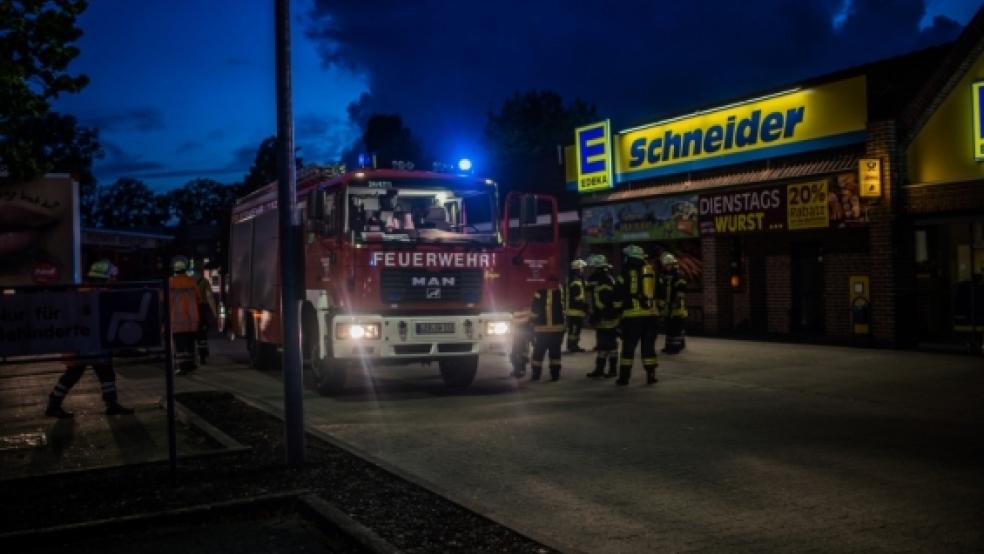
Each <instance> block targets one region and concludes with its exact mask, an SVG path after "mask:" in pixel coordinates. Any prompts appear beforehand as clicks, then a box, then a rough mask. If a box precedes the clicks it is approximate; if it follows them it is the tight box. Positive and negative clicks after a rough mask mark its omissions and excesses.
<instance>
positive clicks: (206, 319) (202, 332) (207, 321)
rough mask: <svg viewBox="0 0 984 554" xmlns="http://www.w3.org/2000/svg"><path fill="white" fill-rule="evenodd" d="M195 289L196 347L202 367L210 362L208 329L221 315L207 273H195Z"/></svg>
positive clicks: (198, 271) (199, 271) (201, 271)
mask: <svg viewBox="0 0 984 554" xmlns="http://www.w3.org/2000/svg"><path fill="white" fill-rule="evenodd" d="M193 279H194V280H195V287H196V288H197V289H198V296H199V302H201V303H200V304H198V331H197V333H196V334H195V347H196V349H197V350H198V362H199V363H200V364H202V365H205V363H207V362H208V355H209V349H208V328H209V326H210V325H211V323H212V322H213V321H215V322H218V320H219V314H218V310H216V308H215V297H214V296H213V295H212V284H211V283H209V282H208V279H207V278H206V277H205V272H204V271H203V270H202V269H201V268H199V269H198V270H196V271H195V276H194V277H193Z"/></svg>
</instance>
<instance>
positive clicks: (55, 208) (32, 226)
mask: <svg viewBox="0 0 984 554" xmlns="http://www.w3.org/2000/svg"><path fill="white" fill-rule="evenodd" d="M0 259H2V260H3V263H2V264H0V286H24V285H48V284H70V283H75V282H78V278H79V271H78V264H79V211H78V184H77V183H76V182H75V181H73V180H72V179H71V178H70V177H69V176H68V175H46V176H44V177H42V178H40V179H38V180H36V181H32V182H30V183H20V184H15V185H0Z"/></svg>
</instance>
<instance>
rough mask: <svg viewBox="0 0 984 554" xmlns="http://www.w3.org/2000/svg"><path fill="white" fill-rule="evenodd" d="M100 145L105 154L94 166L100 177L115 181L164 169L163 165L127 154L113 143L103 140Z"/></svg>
mask: <svg viewBox="0 0 984 554" xmlns="http://www.w3.org/2000/svg"><path fill="white" fill-rule="evenodd" d="M100 144H101V145H102V148H103V151H104V152H105V157H104V158H103V159H101V160H97V161H96V162H95V164H94V166H95V167H94V169H95V172H96V173H97V174H98V175H100V176H102V175H106V176H109V177H112V178H114V179H115V178H116V177H119V176H131V175H135V174H136V173H139V172H143V171H150V170H157V169H161V168H163V167H164V164H162V163H160V162H155V161H150V160H144V159H142V158H141V157H140V156H137V155H134V154H131V153H130V152H127V151H126V150H124V149H123V148H121V147H120V146H119V145H117V144H115V143H112V142H107V141H106V140H105V139H103V140H100Z"/></svg>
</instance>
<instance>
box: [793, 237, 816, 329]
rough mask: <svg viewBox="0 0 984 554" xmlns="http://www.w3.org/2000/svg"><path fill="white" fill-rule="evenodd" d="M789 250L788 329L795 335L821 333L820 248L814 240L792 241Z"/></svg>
mask: <svg viewBox="0 0 984 554" xmlns="http://www.w3.org/2000/svg"><path fill="white" fill-rule="evenodd" d="M791 250H792V252H791V256H790V261H791V263H792V268H791V269H792V271H791V273H792V280H793V283H792V285H793V287H792V289H793V290H792V297H793V298H792V300H793V305H792V313H791V316H792V317H791V320H790V322H789V323H790V331H791V332H792V333H793V334H798V335H809V336H815V335H823V333H824V278H823V251H822V249H821V248H820V245H818V244H814V243H804V244H793V245H792V248H791Z"/></svg>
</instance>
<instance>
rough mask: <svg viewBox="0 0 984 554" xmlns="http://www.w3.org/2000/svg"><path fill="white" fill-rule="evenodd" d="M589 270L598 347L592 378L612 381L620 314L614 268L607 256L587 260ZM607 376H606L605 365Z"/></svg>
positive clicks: (616, 359)
mask: <svg viewBox="0 0 984 554" xmlns="http://www.w3.org/2000/svg"><path fill="white" fill-rule="evenodd" d="M588 267H589V268H591V269H592V270H593V272H592V273H591V276H590V277H588V290H590V291H591V325H592V326H593V327H594V328H595V343H596V344H597V345H598V346H597V348H596V350H597V355H596V357H595V369H594V371H592V372H591V373H588V377H591V378H600V377H605V378H612V377H615V376H616V375H617V370H618V321H619V315H620V314H619V310H617V309H616V308H615V277H614V276H613V275H612V271H611V270H612V266H611V265H610V264H609V263H608V260H606V259H605V255H604V254H595V255H593V256H591V257H590V258H588ZM606 360H607V363H608V373H605V363H606Z"/></svg>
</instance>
